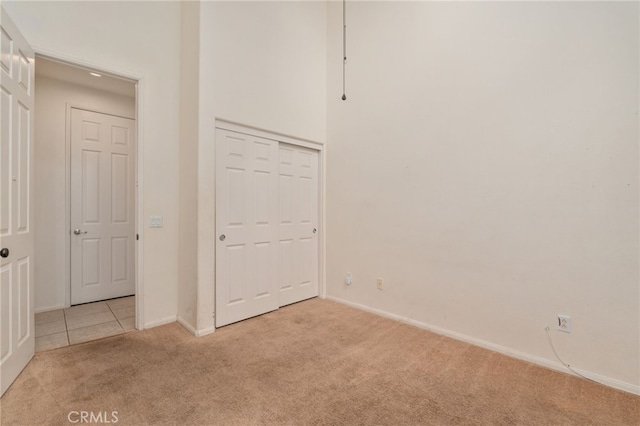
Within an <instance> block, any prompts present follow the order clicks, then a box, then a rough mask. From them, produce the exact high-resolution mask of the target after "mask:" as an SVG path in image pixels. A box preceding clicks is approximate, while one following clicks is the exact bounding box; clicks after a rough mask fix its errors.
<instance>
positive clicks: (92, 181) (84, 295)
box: [67, 104, 137, 304]
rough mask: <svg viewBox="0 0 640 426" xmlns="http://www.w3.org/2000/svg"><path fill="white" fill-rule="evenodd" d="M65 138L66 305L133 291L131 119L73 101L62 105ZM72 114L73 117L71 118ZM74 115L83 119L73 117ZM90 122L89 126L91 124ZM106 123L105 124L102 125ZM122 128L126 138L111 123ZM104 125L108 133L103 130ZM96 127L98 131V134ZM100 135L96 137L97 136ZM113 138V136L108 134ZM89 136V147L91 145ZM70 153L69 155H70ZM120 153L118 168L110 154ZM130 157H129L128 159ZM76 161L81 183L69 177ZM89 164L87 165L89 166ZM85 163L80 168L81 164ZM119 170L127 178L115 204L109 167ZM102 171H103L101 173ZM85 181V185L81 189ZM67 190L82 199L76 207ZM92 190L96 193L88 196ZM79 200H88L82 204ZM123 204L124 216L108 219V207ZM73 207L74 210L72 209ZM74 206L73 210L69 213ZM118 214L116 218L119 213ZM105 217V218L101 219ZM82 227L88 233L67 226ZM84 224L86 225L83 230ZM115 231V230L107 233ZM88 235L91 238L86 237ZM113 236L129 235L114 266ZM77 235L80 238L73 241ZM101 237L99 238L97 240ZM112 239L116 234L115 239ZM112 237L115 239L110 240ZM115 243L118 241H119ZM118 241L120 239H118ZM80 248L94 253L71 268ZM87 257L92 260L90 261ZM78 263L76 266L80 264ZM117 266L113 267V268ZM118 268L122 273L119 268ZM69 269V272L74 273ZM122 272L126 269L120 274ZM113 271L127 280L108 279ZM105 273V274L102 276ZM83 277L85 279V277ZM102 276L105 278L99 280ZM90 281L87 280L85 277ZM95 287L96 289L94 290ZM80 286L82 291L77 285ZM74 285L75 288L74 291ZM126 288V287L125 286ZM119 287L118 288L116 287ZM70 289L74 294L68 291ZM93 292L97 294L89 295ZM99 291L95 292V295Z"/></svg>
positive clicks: (133, 151)
mask: <svg viewBox="0 0 640 426" xmlns="http://www.w3.org/2000/svg"><path fill="white" fill-rule="evenodd" d="M67 107H68V110H67V112H68V114H67V123H68V126H69V127H68V132H67V143H68V146H67V148H68V155H69V157H68V158H69V167H68V170H67V179H68V185H67V195H68V203H67V209H68V222H67V223H68V226H69V228H68V230H69V232H68V233H67V235H68V239H69V247H70V250H69V251H68V252H67V253H69V262H68V263H69V279H70V281H69V282H70V283H71V284H70V286H69V289H70V290H69V295H70V304H72V303H73V304H77V303H86V302H91V301H94V300H99V299H106V298H111V297H119V296H126V295H127V294H124V293H129V292H133V293H135V290H136V282H135V275H136V274H135V272H134V271H135V269H136V266H135V245H136V242H135V233H136V228H137V224H136V212H135V206H136V202H135V193H136V190H135V186H136V185H135V180H134V177H135V164H136V158H135V156H136V141H135V134H136V132H135V127H136V123H135V119H131V118H123V117H122V116H120V115H117V114H109V113H103V112H95V111H94V110H85V109H81V108H76V107H74V106H70V105H69V104H68V105H67ZM74 117H75V118H74ZM74 120H83V121H81V122H80V121H78V122H74ZM92 124H93V125H92ZM105 126H106V127H105ZM114 127H116V128H123V129H124V128H125V127H126V128H127V131H128V132H129V133H130V137H129V138H128V140H126V141H125V140H124V139H123V135H121V134H120V133H121V132H120V133H119V132H115V133H114V132H113V128H114ZM107 128H108V130H109V131H108V133H106V131H107ZM100 132H104V133H103V134H102V135H101V134H100ZM75 138H77V142H76V143H78V144H82V146H84V148H82V149H81V150H80V148H79V146H80V145H79V146H78V147H77V148H74V146H73V143H74V142H73V140H74V139H75ZM101 138H102V139H101ZM114 138H115V139H114ZM93 141H95V149H94V144H93V143H92V142H93ZM74 153H75V154H74ZM123 156H126V157H128V158H127V159H126V164H125V166H126V167H125V169H124V170H120V169H121V167H120V168H119V167H118V166H119V165H122V164H119V162H118V161H116V162H113V160H114V158H116V159H121V158H120V157H123ZM131 156H133V157H134V158H131ZM74 164H75V165H76V166H82V167H83V168H82V170H81V173H80V171H76V173H79V174H78V175H76V176H80V175H82V176H85V177H84V178H83V179H82V182H80V181H77V182H74V181H72V176H73V167H74ZM91 165H93V167H89V166H91ZM84 166H87V167H88V168H87V169H86V170H85V167H84ZM114 167H115V170H116V171H117V170H120V171H121V172H124V174H125V175H126V177H127V179H128V180H129V182H125V188H124V189H125V194H124V195H125V199H122V198H121V197H116V198H117V199H116V200H115V201H116V203H115V205H114V199H113V197H114V192H113V187H112V186H113V184H114V176H113V175H112V172H113V170H114ZM92 170H100V172H99V174H98V175H95V176H93V178H91V176H90V173H89V172H91V171H92ZM107 175H108V176H107ZM115 184H116V186H119V187H121V186H122V182H119V179H116V180H115ZM86 185H89V186H90V187H89V188H85V186H86ZM98 193H99V194H102V197H100V198H98V197H97V194H98ZM73 194H82V195H81V196H80V197H79V199H81V200H82V201H83V203H82V206H81V207H78V206H76V207H74V206H73V205H72V203H73V202H74V197H73ZM92 194H93V195H96V197H93V196H92ZM105 197H106V198H108V199H109V204H110V206H109V208H106V209H105V206H104V205H103V203H104V202H105V200H106V198H105ZM85 201H87V202H89V204H87V203H86V202H85ZM122 207H124V208H125V210H126V211H125V215H126V216H127V217H128V219H127V220H126V221H124V222H123V221H122V220H120V221H118V220H117V219H118V218H116V221H115V222H114V220H113V217H112V216H113V213H114V208H115V209H116V213H118V211H120V210H122ZM74 209H75V210H74ZM74 211H75V212H76V213H75V214H74ZM120 219H122V218H120ZM107 220H108V222H109V223H107V222H106V221H107ZM75 228H78V229H80V228H82V231H86V230H89V231H90V232H89V235H87V236H86V237H85V236H83V235H73V233H72V231H71V230H72V229H75ZM84 228H86V229H84ZM99 229H101V230H102V231H100V232H107V233H108V234H105V235H102V234H95V232H98V230H99ZM113 232H115V234H112V233H113ZM88 237H91V238H88ZM113 237H123V238H124V237H126V238H127V239H129V242H128V244H127V245H126V252H127V254H128V256H129V257H131V258H130V259H127V260H126V261H125V263H124V264H122V265H120V264H121V263H122V262H119V263H118V262H117V259H116V263H117V265H114V259H113V258H112V257H113V256H112V255H113V254H114V251H113V248H112V245H113V243H114V240H113ZM80 238H83V241H82V242H79V241H76V240H78V239H80ZM101 239H104V240H101ZM116 240H117V238H116ZM116 242H117V241H116ZM120 242H121V241H120ZM120 245H121V244H120ZM81 247H84V248H85V249H87V250H88V251H87V253H88V254H91V253H94V254H95V256H92V258H87V256H84V257H83V259H82V260H80V259H76V261H78V268H79V269H78V270H75V268H74V269H72V266H73V261H74V253H75V256H76V257H77V256H79V253H80V251H79V250H81ZM92 259H93V260H92ZM80 265H81V266H80ZM115 266H117V267H116V268H115V269H114V267H115ZM123 269H124V272H123ZM74 270H75V272H74ZM126 271H130V272H128V273H126ZM114 273H116V274H117V275H118V276H122V275H123V273H126V275H127V276H128V278H129V279H128V280H120V281H118V280H116V281H114V280H113V279H112V275H113V274H114ZM107 278H108V279H107ZM85 279H86V280H85ZM105 280H106V281H105ZM80 281H82V282H85V281H86V283H85V284H86V286H81V285H79V282H80ZM94 281H95V283H94V284H93V285H90V283H91V282H94ZM107 281H108V282H109V283H110V285H113V286H114V287H113V288H110V287H109V286H105V285H106V284H105V283H106V282H107ZM93 286H100V288H101V289H102V290H98V287H94V288H93V289H92V288H91V287H93ZM85 287H86V291H85V290H82V289H83V288H85ZM74 288H75V290H74ZM125 288H128V289H129V290H125ZM118 289H120V290H118ZM74 291H75V293H73V292H74ZM90 294H95V295H96V297H97V298H94V297H93V296H89V295H90ZM98 294H99V295H98Z"/></svg>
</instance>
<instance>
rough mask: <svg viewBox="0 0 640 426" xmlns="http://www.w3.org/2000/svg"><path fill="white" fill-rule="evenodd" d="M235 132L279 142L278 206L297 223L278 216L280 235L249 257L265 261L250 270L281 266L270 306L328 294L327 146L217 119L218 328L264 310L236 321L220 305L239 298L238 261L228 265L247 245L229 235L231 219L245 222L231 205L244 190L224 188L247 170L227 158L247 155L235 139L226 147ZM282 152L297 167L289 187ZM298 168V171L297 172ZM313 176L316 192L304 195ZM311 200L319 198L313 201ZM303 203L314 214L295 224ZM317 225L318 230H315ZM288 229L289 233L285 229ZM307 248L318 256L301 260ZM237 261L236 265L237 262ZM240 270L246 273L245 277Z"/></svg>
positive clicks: (260, 201) (257, 197) (215, 301)
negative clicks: (233, 192) (232, 284)
mask: <svg viewBox="0 0 640 426" xmlns="http://www.w3.org/2000/svg"><path fill="white" fill-rule="evenodd" d="M229 135H236V136H237V137H238V139H242V140H253V141H254V142H256V145H254V146H255V147H259V143H257V142H259V141H260V140H262V141H263V142H264V143H265V144H268V143H273V144H275V146H276V147H277V149H276V155H275V156H274V155H273V154H272V155H271V161H275V162H276V163H277V164H276V165H275V169H274V170H275V172H276V175H277V179H276V182H275V185H276V190H277V192H276V194H277V195H276V198H275V200H274V201H275V203H276V207H275V208H276V211H277V212H278V215H280V216H282V219H283V223H284V224H287V225H288V224H290V225H291V226H285V227H284V228H283V227H282V225H281V224H280V223H279V222H280V219H281V218H280V217H278V219H277V220H278V223H279V224H278V226H277V230H276V232H275V238H274V237H270V238H262V239H261V241H262V246H261V248H262V249H263V250H262V252H260V250H257V248H258V246H257V245H256V246H255V247H254V248H253V249H256V254H260V253H261V254H263V255H262V256H259V255H256V256H252V257H251V258H244V259H245V260H244V261H247V260H246V259H249V260H248V261H250V262H251V263H253V262H257V263H261V264H262V266H263V267H262V268H259V267H258V265H254V266H252V267H251V268H250V269H249V272H250V275H251V274H255V273H256V271H257V270H258V269H264V265H267V264H270V265H271V267H275V269H276V270H277V273H276V275H277V276H278V283H277V287H278V288H277V293H278V300H277V304H276V307H275V308H274V307H272V308H270V309H277V307H279V306H284V305H286V304H289V303H294V302H296V301H300V300H304V299H306V298H309V297H315V296H320V297H324V296H325V289H324V288H325V285H324V207H323V199H324V185H323V181H322V179H323V176H324V173H323V171H324V164H323V153H324V145H323V144H321V143H318V142H314V141H308V140H304V139H299V138H295V137H292V136H288V135H282V134H275V133H272V132H268V131H265V130H260V129H256V128H252V127H248V126H243V125H240V124H237V123H232V122H228V121H223V120H217V121H216V139H215V170H216V171H215V182H216V185H215V187H216V194H215V199H216V203H215V206H216V207H215V209H216V212H217V213H216V214H215V215H213V216H214V217H215V227H214V237H215V244H214V246H215V247H214V251H213V253H212V256H213V257H214V259H216V264H215V265H214V272H213V273H214V279H213V282H214V292H213V293H214V297H213V302H212V307H214V309H215V310H216V311H215V312H214V318H215V323H216V327H220V326H222V325H226V324H228V323H231V322H235V321H239V320H241V319H244V318H248V317H250V316H254V315H259V314H260V313H262V312H259V311H255V312H254V313H253V314H251V315H248V316H245V317H242V316H241V315H240V316H238V317H237V318H235V319H233V320H229V318H228V317H227V316H226V315H225V314H224V313H223V312H220V309H221V308H222V307H221V300H223V299H224V300H226V303H228V304H229V305H233V303H232V301H231V299H233V297H231V296H234V297H235V294H234V295H232V294H231V292H230V289H229V288H227V285H228V282H229V280H230V277H228V276H227V275H228V273H229V270H230V267H231V266H233V265H231V264H228V261H230V260H231V258H234V259H235V260H236V262H235V263H237V262H239V260H238V256H239V255H238V256H231V255H232V254H238V253H239V252H242V251H243V250H244V249H246V247H245V246H244V245H242V244H237V241H236V242H235V243H234V241H232V240H233V237H232V240H230V239H229V237H230V236H231V235H233V232H234V229H230V228H233V227H232V226H231V225H233V224H232V223H231V222H234V224H236V225H237V226H240V225H241V224H242V223H243V219H242V218H240V216H241V214H240V212H239V211H238V209H234V208H231V207H233V206H231V204H233V202H234V201H235V202H236V203H238V202H239V199H240V198H239V197H240V196H239V195H238V196H236V197H235V198H233V197H232V196H230V195H229V194H228V193H227V190H228V188H226V187H225V188H224V189H223V188H222V187H221V185H228V184H229V182H231V181H232V180H233V179H232V177H233V176H232V175H233V173H234V172H237V171H238V170H241V169H242V167H237V166H234V165H233V164H232V163H233V159H232V160H230V163H229V164H225V162H224V161H223V160H221V157H223V156H226V157H227V158H232V157H233V156H234V155H236V156H240V155H242V154H243V153H242V149H241V148H240V147H239V146H234V145H233V144H232V143H227V146H226V147H223V146H220V143H221V142H220V141H221V138H227V137H228V136H229ZM283 147H284V148H285V149H284V150H282V149H281V148H283ZM287 152H290V154H291V155H290V158H289V157H287V155H286V154H287ZM307 154H309V155H307ZM251 155H253V156H255V157H256V158H258V157H259V154H258V152H257V148H256V150H255V151H254V152H252V153H251ZM281 155H282V160H283V161H284V163H285V164H287V163H288V164H290V165H291V167H292V173H289V175H290V177H291V179H290V181H289V186H287V184H286V183H287V182H285V181H286V179H285V178H286V177H287V176H286V173H285V174H284V175H282V173H281V167H282V165H281V158H280V157H281ZM264 157H265V159H266V158H267V157H268V155H265V156H264ZM294 164H295V165H294ZM285 167H286V166H285ZM294 169H295V172H293V170H294ZM311 169H313V173H311V175H309V176H307V175H305V173H306V171H307V170H311ZM229 173H230V175H229V176H227V174H229ZM307 178H311V179H307ZM282 179H285V181H282V182H281V180H282ZM305 179H307V180H309V182H307V181H305V182H302V181H303V180H305ZM312 181H315V182H313V183H315V191H312V192H314V193H313V194H307V193H305V194H301V189H300V188H301V187H302V189H303V190H304V187H305V184H306V183H311V182H312ZM307 186H308V185H307ZM255 188H256V189H257V188H260V183H259V182H258V181H256V182H255ZM287 188H289V191H287ZM307 189H309V188H307ZM221 190H224V191H225V193H224V194H221V193H220V191H221ZM280 192H282V193H284V194H285V195H286V194H289V197H287V196H285V197H281V196H280V195H279V194H280ZM263 193H264V191H261V190H258V191H256V192H255V197H254V199H252V200H251V203H252V206H251V208H254V207H255V206H256V205H260V204H265V203H267V201H266V200H263V199H261V194H263ZM301 195H302V196H301ZM293 197H295V198H293ZM309 197H312V198H309ZM294 201H295V202H294ZM310 201H313V202H311V203H310ZM253 203H255V204H253ZM301 203H302V204H303V207H305V206H306V210H304V212H306V213H305V217H306V216H308V217H307V218H306V219H304V220H302V221H301V222H300V223H296V224H294V223H293V222H294V221H296V220H299V219H300V218H301V215H300V213H299V212H298V210H300V206H301ZM311 204H315V206H314V207H310V205H311ZM309 208H312V209H313V210H314V211H313V212H311V213H310V212H309V211H308V210H309ZM231 219H233V220H231ZM252 219H255V220H256V223H257V222H260V218H259V215H256V216H255V218H252ZM222 222H225V224H222ZM302 222H304V223H302ZM307 228H308V229H307ZM314 228H315V231H316V232H314ZM285 229H286V230H285ZM283 230H284V231H283ZM306 231H308V232H307V233H308V234H309V235H306V234H304V235H302V234H300V232H303V233H304V232H306ZM283 232H284V234H282V233H283ZM222 234H225V239H224V240H221V239H220V238H219V237H222ZM227 234H229V235H227ZM281 234H282V235H281ZM288 234H291V235H288ZM267 242H268V244H267ZM267 245H268V246H269V247H270V248H271V247H272V248H273V253H272V254H271V255H270V257H269V258H270V259H272V260H271V262H270V263H269V262H268V261H267V260H266V259H267V257H265V256H264V253H265V252H266V251H265V250H266V247H267ZM230 249H232V251H233V252H234V253H230V252H225V253H220V252H219V250H225V251H227V250H230ZM305 252H307V253H308V255H311V256H314V260H311V261H309V260H308V259H301V257H300V256H301V253H305ZM227 255H229V256H227ZM221 256H222V257H221ZM301 260H303V261H301ZM221 262H222V263H221ZM232 263H233V264H235V263H234V262H232ZM305 265H306V267H305ZM245 268H246V265H245V264H244V263H242V264H237V265H236V269H237V270H238V271H246V269H245ZM231 269H233V268H231ZM303 270H304V271H303ZM296 271H297V272H296ZM303 272H304V273H303ZM309 274H311V275H309ZM235 275H236V279H242V280H246V279H247V277H246V276H244V275H246V274H240V272H238V273H237V274H235ZM239 275H243V276H242V277H239ZM280 275H282V276H280ZM303 275H304V277H303ZM302 278H304V279H302ZM287 280H288V281H291V283H290V285H289V286H287V285H283V284H281V281H287ZM285 284H286V283H285ZM280 287H283V289H284V290H285V291H284V293H286V294H285V295H284V296H283V295H282V293H283V291H281V288H280ZM236 290H237V289H236ZM242 297H244V295H241V296H238V297H236V299H238V300H241V299H242Z"/></svg>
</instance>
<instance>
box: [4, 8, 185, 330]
mask: <svg viewBox="0 0 640 426" xmlns="http://www.w3.org/2000/svg"><path fill="white" fill-rule="evenodd" d="M2 5H3V7H4V8H5V10H6V11H7V12H8V13H9V14H10V15H11V17H12V18H13V20H14V22H15V23H16V24H17V26H18V27H19V28H20V29H21V30H22V32H23V33H24V35H25V36H26V38H27V40H28V41H29V42H30V43H31V44H32V46H33V47H34V48H35V49H36V52H39V53H46V54H49V55H54V56H58V57H62V58H64V59H75V60H77V61H79V62H80V63H82V64H87V65H91V66H93V67H95V68H106V69H107V70H111V71H120V72H122V73H124V74H126V75H135V76H138V77H140V78H141V79H142V93H141V99H142V104H141V111H142V115H141V116H140V117H138V124H139V125H141V126H142V129H143V132H144V135H143V138H142V139H141V140H138V143H139V144H141V145H142V149H143V153H142V163H143V171H142V185H143V206H142V209H143V211H142V216H143V217H144V218H146V219H147V218H148V217H149V216H150V215H162V216H163V217H164V227H163V228H160V229H148V228H146V226H147V223H146V222H147V220H146V219H145V223H144V224H142V228H141V229H140V231H141V241H142V242H141V243H140V244H143V247H144V249H143V250H144V259H143V263H142V265H141V267H142V272H143V276H144V288H143V290H144V294H143V301H144V306H143V312H142V315H143V318H142V320H143V321H142V322H143V324H144V325H146V326H152V325H156V324H159V323H162V322H167V321H174V320H175V318H176V313H177V303H176V300H177V283H178V251H179V247H178V180H179V175H178V154H179V151H178V136H179V135H178V131H179V87H180V85H179V79H180V63H179V59H180V4H179V3H178V2H127V1H108V2H57V1H42V2H40V1H35V2H23V1H3V2H2ZM36 120H37V118H36Z"/></svg>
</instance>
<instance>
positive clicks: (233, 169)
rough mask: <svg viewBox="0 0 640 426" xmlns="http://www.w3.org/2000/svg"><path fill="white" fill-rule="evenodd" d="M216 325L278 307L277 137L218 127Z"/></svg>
mask: <svg viewBox="0 0 640 426" xmlns="http://www.w3.org/2000/svg"><path fill="white" fill-rule="evenodd" d="M216 159H217V165H216V230H217V234H218V235H217V236H216V237H217V240H216V243H217V244H216V325H217V326H218V327H220V326H223V325H227V324H230V323H232V322H236V321H240V320H243V319H245V318H250V317H253V316H256V315H260V314H263V313H265V312H269V311H272V310H274V309H278V285H277V277H278V271H277V259H278V258H277V254H278V251H277V240H278V236H277V232H278V216H277V215H278V211H277V208H278V205H277V202H278V199H277V186H278V142H276V141H273V140H269V139H263V138H257V137H254V136H249V135H244V134H241V133H234V132H229V131H226V130H221V129H218V130H216Z"/></svg>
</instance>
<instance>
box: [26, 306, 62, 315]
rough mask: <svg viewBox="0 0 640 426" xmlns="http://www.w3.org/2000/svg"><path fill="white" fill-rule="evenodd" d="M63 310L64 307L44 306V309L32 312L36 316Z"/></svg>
mask: <svg viewBox="0 0 640 426" xmlns="http://www.w3.org/2000/svg"><path fill="white" fill-rule="evenodd" d="M64 308H65V306H64V305H54V306H46V307H44V308H38V309H35V310H34V311H33V312H34V313H36V314H40V313H42V312H51V311H57V310H58V309H64Z"/></svg>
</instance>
